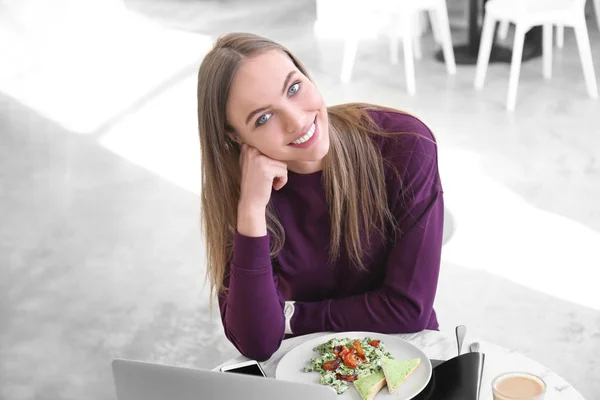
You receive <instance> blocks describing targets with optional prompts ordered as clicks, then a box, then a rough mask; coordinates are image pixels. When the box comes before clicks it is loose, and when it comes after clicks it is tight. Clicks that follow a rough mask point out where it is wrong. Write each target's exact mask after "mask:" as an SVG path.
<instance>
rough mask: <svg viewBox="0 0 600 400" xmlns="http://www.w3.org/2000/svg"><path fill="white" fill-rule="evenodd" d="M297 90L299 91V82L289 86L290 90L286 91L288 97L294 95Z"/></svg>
mask: <svg viewBox="0 0 600 400" xmlns="http://www.w3.org/2000/svg"><path fill="white" fill-rule="evenodd" d="M298 90H300V82H296V83H294V84H293V85H292V86H290V88H289V89H288V95H290V96H291V95H293V94H296V93H297V92H298Z"/></svg>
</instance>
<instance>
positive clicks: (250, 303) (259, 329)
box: [219, 233, 285, 361]
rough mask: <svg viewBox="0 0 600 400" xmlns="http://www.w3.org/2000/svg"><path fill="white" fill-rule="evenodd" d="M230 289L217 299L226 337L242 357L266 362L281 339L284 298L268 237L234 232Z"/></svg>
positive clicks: (228, 285) (283, 320) (229, 277)
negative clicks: (270, 252) (274, 271)
mask: <svg viewBox="0 0 600 400" xmlns="http://www.w3.org/2000/svg"><path fill="white" fill-rule="evenodd" d="M225 286H226V287H228V288H229V290H228V291H227V293H226V294H222V295H220V296H219V308H220V311H221V320H222V322H223V328H224V330H225V336H226V337H227V338H228V339H229V341H230V342H231V343H232V344H233V345H234V346H235V347H236V348H237V349H238V350H239V352H240V353H242V354H243V355H244V356H246V357H248V358H251V359H254V360H257V361H265V360H268V359H269V358H270V357H271V355H273V353H275V352H276V351H277V349H278V348H279V346H280V345H281V341H282V340H283V338H284V332H285V318H284V316H283V307H284V303H285V302H284V299H283V296H282V294H281V292H280V291H279V290H278V289H277V287H278V285H277V276H276V275H274V274H273V266H272V263H271V259H270V256H269V237H268V236H263V237H258V238H251V237H247V236H244V235H241V234H239V233H236V235H235V238H234V248H233V257H232V261H231V264H230V268H229V276H228V278H227V279H226V280H225Z"/></svg>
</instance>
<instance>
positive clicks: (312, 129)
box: [292, 122, 315, 144]
mask: <svg viewBox="0 0 600 400" xmlns="http://www.w3.org/2000/svg"><path fill="white" fill-rule="evenodd" d="M314 134H315V123H314V122H313V124H312V126H311V127H310V129H309V130H308V132H306V135H304V136H302V137H301V138H300V139H298V140H294V141H293V142H292V144H302V143H304V142H306V141H307V140H308V139H310V138H311V137H312V136H313V135H314Z"/></svg>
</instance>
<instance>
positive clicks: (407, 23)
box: [402, 13, 416, 96]
mask: <svg viewBox="0 0 600 400" xmlns="http://www.w3.org/2000/svg"><path fill="white" fill-rule="evenodd" d="M410 14H411V13H406V14H405V15H404V16H403V18H402V20H403V21H402V47H403V50H404V72H405V74H406V90H407V91H408V94H410V95H411V96H412V95H414V94H415V92H416V88H415V86H416V85H415V60H414V55H413V49H412V44H413V38H412V33H413V28H412V24H411V20H412V18H414V15H410Z"/></svg>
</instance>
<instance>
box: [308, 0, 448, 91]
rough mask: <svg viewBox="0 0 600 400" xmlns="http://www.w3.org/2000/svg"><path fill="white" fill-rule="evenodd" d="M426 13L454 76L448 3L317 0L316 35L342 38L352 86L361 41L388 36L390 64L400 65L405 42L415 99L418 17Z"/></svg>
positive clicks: (441, 0)
mask: <svg viewBox="0 0 600 400" xmlns="http://www.w3.org/2000/svg"><path fill="white" fill-rule="evenodd" d="M423 11H428V12H429V16H430V18H431V21H432V29H433V31H434V37H436V38H438V40H439V41H440V42H441V44H442V49H443V52H444V58H445V60H446V68H447V71H448V74H450V75H453V74H455V73H456V63H455V61H454V50H453V48H452V38H451V36H450V23H449V21H448V10H447V8H446V1H445V0H421V1H419V2H412V1H410V0H371V1H369V2H366V1H364V0H345V1H344V0H317V20H316V22H315V26H314V28H315V35H316V36H318V37H341V38H343V40H344V55H343V61H342V70H341V74H340V80H341V81H342V82H343V83H348V82H350V79H351V76H352V69H353V67H354V61H355V59H356V53H357V50H358V43H359V42H360V40H364V39H367V38H375V37H377V36H378V35H379V34H381V33H387V34H388V35H389V38H390V58H391V62H392V64H397V63H398V58H399V57H398V48H399V44H400V38H402V47H403V50H404V65H405V74H406V87H407V91H408V93H409V94H411V95H414V94H415V92H416V84H415V67H414V59H415V58H420V56H421V47H420V43H419V38H418V35H417V34H416V32H417V31H418V25H417V23H418V18H419V14H420V13H421V12H423ZM413 46H414V52H413Z"/></svg>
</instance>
